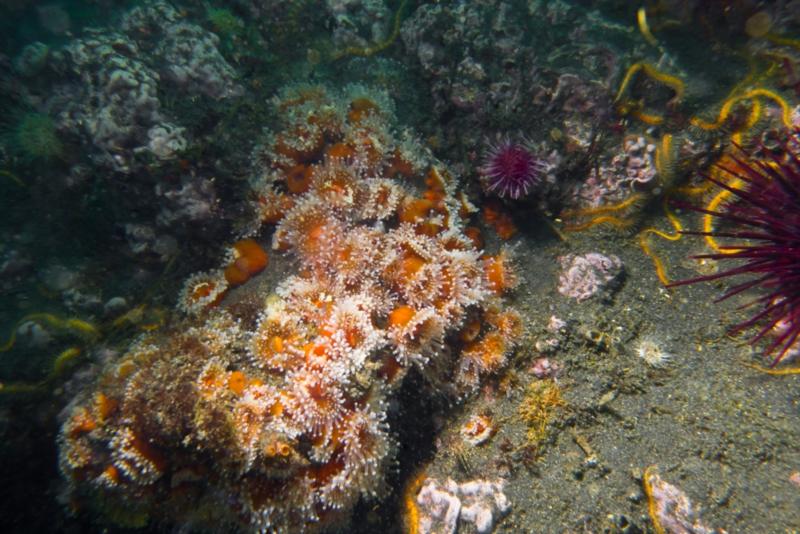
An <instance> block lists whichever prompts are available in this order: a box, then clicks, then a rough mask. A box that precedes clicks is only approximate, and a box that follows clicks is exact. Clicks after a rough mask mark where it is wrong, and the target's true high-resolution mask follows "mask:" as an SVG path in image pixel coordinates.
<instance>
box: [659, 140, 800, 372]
mask: <svg viewBox="0 0 800 534" xmlns="http://www.w3.org/2000/svg"><path fill="white" fill-rule="evenodd" d="M798 147H800V131H795V132H793V133H792V134H791V135H790V136H789V140H787V142H786V143H785V144H784V147H783V150H782V151H780V152H779V153H772V152H769V151H765V152H766V153H767V155H766V156H764V157H763V158H761V159H756V158H755V157H754V156H752V155H751V154H747V153H745V152H744V151H742V150H741V149H738V154H736V155H734V156H732V157H730V158H729V160H728V161H729V163H726V164H718V165H717V169H718V170H719V171H721V173H720V174H719V176H718V177H717V176H714V175H707V176H705V178H706V179H708V180H710V181H711V182H714V183H715V184H716V185H718V186H719V187H721V188H723V189H724V190H725V191H727V193H728V195H729V199H730V200H729V201H728V202H726V203H724V204H722V205H721V206H720V207H719V208H718V209H712V207H713V203H712V204H710V205H709V207H706V208H700V207H696V206H684V207H688V208H689V209H692V210H694V211H698V212H700V213H704V214H705V215H706V216H707V217H713V218H714V220H716V221H717V222H718V223H719V224H718V225H717V228H714V227H712V228H709V227H708V225H706V229H705V231H702V232H685V233H687V234H693V235H700V236H706V237H707V238H711V239H712V240H717V239H723V240H725V244H722V245H719V246H718V250H719V251H718V252H717V253H714V254H703V255H700V256H696V257H697V258H708V259H713V260H719V261H723V262H730V261H734V262H738V264H736V265H734V266H733V267H731V268H728V269H725V270H723V271H721V272H718V273H715V274H711V275H707V276H700V277H696V278H692V279H689V280H683V281H680V282H676V283H674V284H671V287H674V286H679V285H686V284H692V283H696V282H706V281H710V280H718V279H722V278H728V277H732V276H740V275H741V276H744V277H746V279H744V280H743V281H741V282H739V283H737V284H736V285H734V286H733V287H731V288H730V289H729V290H728V291H727V292H725V293H724V294H723V295H722V296H720V297H719V298H718V299H717V301H722V300H725V299H728V298H730V297H733V296H734V295H738V294H740V293H744V292H748V291H751V290H752V291H755V292H757V293H758V294H757V296H755V298H754V299H753V300H751V301H750V302H749V303H747V304H745V305H744V306H742V308H753V307H754V308H756V309H757V311H756V313H754V314H753V316H752V317H750V318H749V319H747V320H745V321H743V322H741V323H739V324H737V325H735V326H734V327H733V328H732V332H734V333H738V332H741V331H744V330H746V329H748V328H750V327H753V326H758V327H759V330H758V332H757V333H756V334H755V335H754V336H753V337H752V338H751V340H750V342H751V344H755V343H757V342H758V341H760V340H761V339H762V338H765V337H767V336H769V337H771V338H772V339H771V341H770V342H769V344H768V345H767V347H766V349H765V354H766V355H774V357H773V361H772V365H776V364H777V363H778V362H780V361H781V360H782V359H784V358H785V357H787V356H788V355H790V354H793V353H794V352H796V351H797V349H798V345H799V344H800V343H798V338H800V150H799V149H798ZM720 225H724V227H723V228H719V226H720Z"/></svg>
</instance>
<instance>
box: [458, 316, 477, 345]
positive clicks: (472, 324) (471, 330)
mask: <svg viewBox="0 0 800 534" xmlns="http://www.w3.org/2000/svg"><path fill="white" fill-rule="evenodd" d="M480 333H481V321H480V319H472V320H471V321H469V322H468V323H467V324H466V325H464V328H462V329H461V332H460V333H459V336H458V337H459V338H461V341H463V342H465V343H469V342H471V341H475V339H477V337H478V334H480Z"/></svg>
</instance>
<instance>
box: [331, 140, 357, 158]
mask: <svg viewBox="0 0 800 534" xmlns="http://www.w3.org/2000/svg"><path fill="white" fill-rule="evenodd" d="M325 153H326V154H327V155H328V157H329V158H334V159H343V160H348V161H350V160H352V159H353V157H354V156H355V155H356V151H355V150H353V147H351V146H350V145H348V144H347V143H335V144H333V145H331V146H329V147H328V149H327V150H326V151H325Z"/></svg>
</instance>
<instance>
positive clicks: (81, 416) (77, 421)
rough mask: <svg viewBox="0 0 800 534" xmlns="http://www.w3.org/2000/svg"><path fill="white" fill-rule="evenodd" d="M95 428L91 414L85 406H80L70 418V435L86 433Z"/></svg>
mask: <svg viewBox="0 0 800 534" xmlns="http://www.w3.org/2000/svg"><path fill="white" fill-rule="evenodd" d="M95 428H97V424H96V423H95V421H94V419H92V416H91V415H89V412H88V411H86V409H85V408H81V409H80V411H79V412H78V413H76V414H75V415H74V416H73V418H72V425H71V426H70V436H72V437H75V436H78V435H80V434H86V433H89V432H91V431H92V430H94V429H95Z"/></svg>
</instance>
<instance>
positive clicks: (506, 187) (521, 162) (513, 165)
mask: <svg viewBox="0 0 800 534" xmlns="http://www.w3.org/2000/svg"><path fill="white" fill-rule="evenodd" d="M541 169H542V162H541V161H540V160H539V158H537V157H536V155H534V154H533V152H532V151H531V150H530V148H528V147H527V146H526V144H525V143H523V142H518V141H512V140H511V139H510V138H508V137H505V138H503V139H501V140H500V141H499V142H498V143H496V144H493V145H490V147H489V150H488V151H487V153H486V155H485V156H484V159H483V165H481V167H480V168H479V171H480V173H481V176H482V177H483V178H484V179H485V184H486V189H487V190H488V191H493V192H495V193H497V195H498V196H500V197H505V196H508V197H511V198H513V199H518V198H520V197H522V196H525V195H527V194H528V192H529V191H530V189H531V188H532V187H533V186H534V185H536V184H537V183H538V182H539V180H540V172H541Z"/></svg>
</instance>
